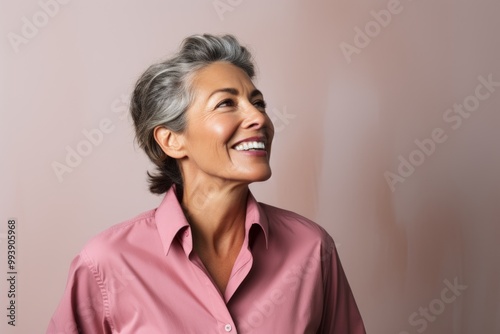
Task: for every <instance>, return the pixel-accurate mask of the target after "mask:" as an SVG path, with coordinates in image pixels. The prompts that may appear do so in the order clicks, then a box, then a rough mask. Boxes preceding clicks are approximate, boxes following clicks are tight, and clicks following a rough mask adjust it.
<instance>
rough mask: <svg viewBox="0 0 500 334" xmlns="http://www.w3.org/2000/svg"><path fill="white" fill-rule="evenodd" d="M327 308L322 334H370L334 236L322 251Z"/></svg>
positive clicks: (325, 303)
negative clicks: (341, 260)
mask: <svg viewBox="0 0 500 334" xmlns="http://www.w3.org/2000/svg"><path fill="white" fill-rule="evenodd" d="M322 264H323V266H322V267H323V282H324V289H325V290H324V291H325V294H324V304H323V305H324V307H323V317H322V320H321V325H320V328H319V330H318V334H333V333H336V334H339V333H342V334H366V330H365V326H364V324H363V320H362V318H361V314H360V313H359V310H358V307H357V305H356V301H355V300H354V296H353V294H352V291H351V288H350V286H349V283H348V282H347V277H346V275H345V273H344V270H343V268H342V264H341V263H340V259H339V257H338V254H337V251H336V249H335V245H334V242H333V240H332V238H331V237H330V236H328V238H327V242H326V246H325V247H324V249H323V251H322Z"/></svg>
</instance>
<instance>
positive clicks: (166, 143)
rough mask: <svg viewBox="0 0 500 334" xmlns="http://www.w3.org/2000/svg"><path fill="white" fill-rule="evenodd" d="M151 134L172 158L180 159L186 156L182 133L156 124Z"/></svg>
mask: <svg viewBox="0 0 500 334" xmlns="http://www.w3.org/2000/svg"><path fill="white" fill-rule="evenodd" d="M153 134H154V137H155V140H156V142H157V143H158V145H160V147H161V149H162V150H163V152H165V154H166V155H168V156H170V157H172V158H174V159H181V158H184V157H185V156H186V152H185V148H184V145H183V139H184V137H183V136H182V134H180V133H177V132H173V131H171V130H169V129H167V128H165V127H164V126H157V127H156V128H155V129H154V131H153Z"/></svg>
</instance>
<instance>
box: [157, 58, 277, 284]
mask: <svg viewBox="0 0 500 334" xmlns="http://www.w3.org/2000/svg"><path fill="white" fill-rule="evenodd" d="M193 89H194V100H193V102H192V104H191V106H190V107H189V108H188V110H187V111H186V112H187V114H186V117H187V128H186V129H185V131H183V132H182V133H175V132H172V131H170V130H168V129H166V128H164V127H158V128H156V129H155V139H156V141H157V142H158V144H159V145H160V146H161V148H162V149H163V151H164V152H165V153H166V154H167V155H169V156H171V157H173V158H176V159H177V160H178V162H179V165H180V168H181V172H182V175H183V181H184V193H183V199H182V206H183V209H184V212H185V214H186V217H187V218H188V221H189V223H190V225H191V228H192V233H193V242H194V249H195V251H196V252H197V254H198V256H199V257H200V259H201V260H202V262H203V264H204V265H205V267H206V269H207V271H208V272H209V274H210V276H211V277H212V279H213V280H214V283H215V284H216V285H217V286H218V287H219V290H220V291H221V292H222V293H223V292H224V290H225V288H226V285H227V282H228V280H229V276H230V274H231V270H232V268H233V265H234V262H235V260H236V257H237V256H238V253H239V252H240V249H241V245H242V243H243V240H244V237H245V230H244V227H245V215H246V200H247V195H248V185H249V184H250V183H252V182H257V181H265V180H267V179H269V177H271V168H270V166H269V158H270V153H271V143H272V139H273V136H274V128H273V125H272V122H271V120H270V119H269V117H268V115H267V114H266V113H265V102H264V98H263V96H262V94H261V93H260V92H259V91H258V90H257V89H256V88H255V86H254V84H253V83H252V81H251V79H250V78H249V77H248V75H247V74H246V73H245V72H244V71H243V70H241V69H240V68H238V67H236V66H234V65H232V64H229V63H226V62H215V63H212V64H210V65H208V66H206V67H204V68H203V69H201V70H199V71H198V72H197V73H196V74H195V75H194V77H193ZM250 137H261V138H262V140H263V141H264V142H265V144H266V148H265V152H266V153H263V152H260V154H259V153H256V152H243V151H237V150H235V149H234V146H235V145H236V144H237V143H238V142H240V141H241V140H244V139H246V138H250ZM252 141H255V140H252Z"/></svg>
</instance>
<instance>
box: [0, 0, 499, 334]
mask: <svg viewBox="0 0 500 334" xmlns="http://www.w3.org/2000/svg"><path fill="white" fill-rule="evenodd" d="M58 1H59V2H57V1H56V0H40V1H39V2H38V1H35V0H26V1H22V2H7V1H2V2H0V16H1V20H0V35H1V37H2V38H1V39H0V48H1V57H2V58H1V63H0V66H1V76H0V85H1V90H0V94H1V95H0V97H1V98H0V103H1V105H0V107H1V121H0V134H1V136H2V137H1V138H2V140H1V141H0V148H1V152H2V160H1V164H0V172H1V174H0V175H1V193H0V194H1V197H0V213H1V222H2V224H1V225H0V247H1V250H2V251H1V258H0V265H1V268H2V272H3V274H2V277H4V276H5V273H6V272H7V270H6V245H7V242H6V233H7V224H6V222H7V220H8V219H9V218H11V217H14V218H16V219H17V221H18V231H17V233H18V235H17V236H18V242H17V247H18V252H17V259H16V260H17V269H18V272H19V274H18V281H17V284H18V285H17V292H18V296H17V301H16V303H17V304H16V306H17V319H16V327H12V326H8V325H7V319H6V317H5V315H4V314H3V313H5V312H6V311H5V309H6V307H7V303H8V300H7V290H8V286H7V282H6V280H5V279H2V280H0V305H1V307H0V309H2V310H4V311H2V314H1V317H0V319H2V320H1V321H0V331H1V332H2V333H42V332H44V331H45V328H46V326H47V323H48V321H49V319H50V316H51V314H52V312H53V311H54V309H55V307H56V305H57V303H58V301H59V299H60V297H61V295H62V292H63V289H64V286H65V282H66V275H67V272H68V267H69V263H70V261H71V259H72V258H73V257H74V256H75V255H76V253H77V252H78V251H79V249H80V248H81V247H82V246H83V244H84V243H85V242H86V240H88V239H89V238H90V237H92V236H93V235H95V234H96V233H98V232H99V231H101V230H103V229H105V228H106V227H108V226H110V225H112V224H115V223H118V222H120V221H123V220H125V219H127V218H130V217H132V216H135V215H136V214H138V213H140V212H142V211H145V210H147V209H150V208H152V207H155V206H156V205H157V204H158V203H159V201H160V199H161V198H159V197H156V196H153V195H150V194H149V193H148V191H147V184H146V179H145V172H146V169H147V168H148V167H150V164H149V162H148V161H147V159H146V157H145V155H144V154H143V153H142V152H141V151H140V150H139V149H138V148H136V147H135V146H134V144H133V131H132V127H131V121H130V118H129V117H128V115H127V114H126V111H127V110H126V108H127V99H128V94H129V93H130V91H131V88H132V86H133V84H134V82H135V79H136V78H137V77H138V75H139V74H140V73H141V71H143V70H144V69H145V68H146V67H147V66H148V65H149V64H151V63H152V62H154V61H156V60H158V59H160V58H163V57H164V56H165V55H168V54H170V53H171V52H173V51H174V50H175V49H176V48H177V46H178V45H179V43H180V41H181V40H182V39H183V38H184V37H185V36H187V35H189V34H193V33H203V32H209V33H232V34H235V35H236V36H237V37H238V38H239V39H240V40H241V41H242V42H243V43H244V44H247V45H249V46H250V48H251V49H252V50H253V52H254V55H255V57H256V61H257V65H258V69H259V72H258V80H257V84H258V86H259V88H260V89H261V90H262V91H263V92H264V93H265V95H266V99H267V100H268V103H269V105H270V108H269V113H270V114H271V115H272V117H273V119H274V123H275V126H276V128H277V129H278V133H277V135H276V139H275V143H274V146H273V157H272V166H273V177H272V178H271V180H269V181H268V182H265V183H262V184H255V185H253V186H252V190H253V192H254V194H255V195H256V197H257V198H258V199H259V200H260V201H263V202H267V203H270V204H273V205H277V206H280V207H284V208H287V209H291V210H293V211H296V212H298V213H301V214H303V215H305V216H307V217H309V218H311V219H313V220H315V221H317V222H318V223H320V224H321V225H323V226H324V227H325V228H326V229H327V230H328V231H329V232H330V233H331V234H332V236H333V237H334V239H335V240H336V242H337V245H338V251H339V254H340V256H341V259H342V262H343V265H344V268H345V270H346V273H347V275H348V278H349V280H350V283H351V286H352V288H353V290H354V293H355V296H356V298H357V301H358V305H359V307H360V310H361V312H362V314H363V317H364V320H365V323H366V327H367V330H368V332H369V333H375V334H410V333H411V334H413V333H423V332H425V333H429V334H431V333H436V334H438V333H439V334H442V333H500V288H499V281H500V267H499V261H498V259H499V258H500V257H499V256H500V247H499V246H498V241H497V240H498V237H499V232H500V226H499V223H500V205H499V204H500V203H499V199H500V178H499V177H498V170H500V151H499V149H498V147H499V142H500V131H499V130H498V129H499V125H500V113H499V106H500V84H496V85H495V82H500V62H499V59H500V45H499V44H498V36H497V33H498V31H500V21H499V20H498V13H499V12H500V3H499V2H497V1H493V0H490V1H488V0H478V1H450V0H445V1H439V2H435V1H410V0H401V1H400V2H398V1H396V0H382V1H380V0H376V1H367V0H363V1H355V2H353V1H347V0H339V1H328V2H327V1H310V2H306V1H302V2H299V1H283V0H281V1H264V0H253V1H244V0H220V1H213V0H198V1H172V0H170V1H145V2H144V1H143V2H139V1H130V0H127V1H120V2H117V1H115V2H103V1H79V0H73V1H68V0H65V1H63V0H58ZM44 4H45V5H44ZM224 4H225V7H224V8H225V10H226V11H225V12H220V9H219V12H218V11H217V8H222V7H221V6H223V5H224ZM217 6H219V7H217ZM44 7H45V9H43V8H44ZM372 11H373V12H372ZM44 13H48V14H44ZM49 14H50V15H49ZM376 17H378V21H377V19H376ZM30 24H34V29H33V27H31V28H32V29H31V30H30V29H29V27H28V26H29V25H30ZM360 31H362V32H361V33H360ZM363 34H364V35H365V36H363ZM478 77H482V78H483V79H478ZM481 80H482V81H484V80H490V81H493V82H494V83H493V84H489V85H487V86H485V85H484V84H483V83H482V81H481ZM479 86H480V87H479ZM478 87H479V88H478ZM488 89H489V90H488ZM478 94H479V95H478ZM460 104H465V106H464V107H463V109H462V110H463V111H461V112H462V115H463V116H462V115H461V114H459V113H458V112H455V111H453V108H454V105H460ZM459 107H460V106H458V107H457V106H455V110H458V109H457V108H459ZM450 108H451V109H450ZM467 110H471V111H470V112H469V111H467ZM99 126H101V128H102V129H101V132H102V130H105V131H106V132H107V133H104V132H102V138H99V136H96V137H95V138H96V139H95V144H92V145H91V146H88V145H87V146H85V145H86V144H85V143H83V142H84V141H85V140H86V137H85V135H84V133H83V132H85V131H91V129H96V128H98V127H99ZM436 129H437V130H436ZM436 131H437V132H436ZM433 132H434V133H435V135H434V137H433ZM436 133H437V134H438V135H436ZM415 141H419V142H420V143H425V145H427V146H424V148H425V149H422V148H420V147H419V146H418V145H417V144H416V143H415ZM421 145H422V144H421ZM68 147H69V148H70V149H73V150H77V149H78V148H79V149H80V151H82V152H84V153H85V154H87V155H86V156H84V157H83V158H82V160H81V161H80V162H78V161H76V160H75V161H73V162H72V163H73V166H74V167H70V168H71V170H72V171H71V172H65V173H64V174H62V175H60V177H59V178H58V177H57V175H56V173H55V172H54V169H53V164H54V162H59V163H61V164H65V165H66V164H67V163H66V162H65V158H66V155H67V150H68ZM425 150H426V151H427V154H426V153H425V152H424V151H425ZM402 160H405V161H408V164H411V165H415V166H413V167H412V166H410V167H409V166H406V167H400V164H401V161H402ZM398 168H399V169H400V171H402V172H401V174H403V175H401V174H400V175H399V176H396V175H397V174H398ZM405 168H406V169H405ZM388 172H391V173H394V174H391V178H392V179H393V180H395V181H394V183H393V184H392V187H391V185H390V184H389V182H387V179H386V177H387V175H388V174H387V173H388ZM396 178H397V179H396ZM403 181H404V182H403ZM449 285H452V286H453V285H455V286H458V288H457V287H455V288H454V290H453V289H451V288H449ZM443 291H444V292H443ZM443 293H444V294H443Z"/></svg>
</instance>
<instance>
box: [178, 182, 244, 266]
mask: <svg viewBox="0 0 500 334" xmlns="http://www.w3.org/2000/svg"><path fill="white" fill-rule="evenodd" d="M247 196H248V186H247V185H238V186H234V185H233V186H231V185H223V184H216V182H214V183H211V184H209V185H207V184H205V183H204V184H203V185H192V184H187V185H185V186H184V189H183V197H182V207H183V210H184V213H185V214H186V217H187V219H188V221H189V224H190V225H191V229H192V233H193V242H194V247H195V249H197V250H198V251H199V252H200V253H204V254H207V253H209V254H212V255H213V256H215V257H220V258H223V257H225V256H227V255H228V254H230V253H232V252H234V250H235V248H236V249H239V248H240V247H241V244H242V243H243V239H244V237H245V217H246V203H247Z"/></svg>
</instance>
